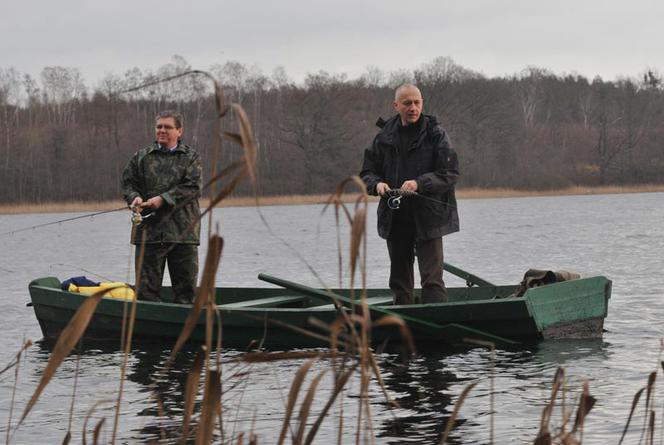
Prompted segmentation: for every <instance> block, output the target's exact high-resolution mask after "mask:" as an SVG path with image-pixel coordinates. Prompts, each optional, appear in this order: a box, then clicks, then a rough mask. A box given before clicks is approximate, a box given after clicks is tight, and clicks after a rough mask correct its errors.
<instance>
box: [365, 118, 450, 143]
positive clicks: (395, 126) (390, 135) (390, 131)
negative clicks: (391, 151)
mask: <svg viewBox="0 0 664 445" xmlns="http://www.w3.org/2000/svg"><path fill="white" fill-rule="evenodd" d="M422 119H423V122H422V128H421V130H420V135H419V137H418V140H419V139H421V138H422V137H423V136H424V134H425V133H426V131H427V129H428V128H429V126H436V125H438V120H437V119H436V117H435V116H432V115H430V114H423V115H422ZM400 125H401V121H400V117H399V115H398V114H397V115H394V116H392V117H391V118H389V119H388V120H383V118H378V120H377V121H376V126H378V127H380V128H381V131H380V133H379V134H378V137H379V138H381V139H382V140H383V141H384V142H385V143H387V144H390V145H392V146H395V147H396V143H397V141H398V137H399V135H398V132H399V126H400Z"/></svg>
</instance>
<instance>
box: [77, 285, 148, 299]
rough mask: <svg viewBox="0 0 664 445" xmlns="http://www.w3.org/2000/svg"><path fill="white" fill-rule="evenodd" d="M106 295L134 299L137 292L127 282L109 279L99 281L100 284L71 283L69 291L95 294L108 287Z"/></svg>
mask: <svg viewBox="0 0 664 445" xmlns="http://www.w3.org/2000/svg"><path fill="white" fill-rule="evenodd" d="M108 288H112V289H110V290H108V291H107V292H106V293H105V294H104V297H111V298H118V299H121V300H133V299H134V298H136V293H135V292H134V289H132V288H131V287H129V285H128V284H127V283H122V282H120V281H109V282H106V283H99V286H76V285H75V284H70V285H69V289H67V290H68V291H69V292H78V293H80V294H84V295H93V294H95V293H97V292H99V291H101V290H103V289H108Z"/></svg>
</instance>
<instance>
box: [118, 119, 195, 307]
mask: <svg viewBox="0 0 664 445" xmlns="http://www.w3.org/2000/svg"><path fill="white" fill-rule="evenodd" d="M183 131H184V128H183V126H182V115H180V114H179V113H177V112H174V111H162V112H160V113H159V114H158V115H157V117H156V125H155V136H156V141H155V142H154V143H152V144H151V145H149V146H148V147H146V148H143V149H141V150H138V151H137V152H136V153H135V154H134V156H133V157H132V158H131V159H130V160H129V163H128V164H127V166H126V167H125V169H124V172H123V173H122V193H123V196H124V199H125V201H126V202H127V204H129V206H130V208H131V209H134V210H140V211H142V213H143V214H144V215H150V216H148V217H146V218H145V219H144V220H143V221H142V222H141V223H140V224H139V225H137V226H134V230H133V231H132V240H131V242H132V244H134V245H136V266H137V270H136V276H137V277H140V282H139V283H137V291H138V298H139V299H143V300H151V301H160V299H161V298H160V289H161V283H162V280H163V276H164V268H165V266H166V263H168V273H169V275H170V277H171V283H172V286H173V293H174V299H175V302H178V303H191V302H192V301H193V298H194V295H195V292H196V279H197V276H198V245H199V244H200V222H199V221H198V217H199V215H200V208H199V204H198V198H199V197H200V196H201V185H202V176H201V160H200V155H199V154H198V153H197V152H196V151H195V150H194V149H193V148H191V147H189V146H187V145H185V144H183V143H182V141H181V137H182V133H183ZM141 251H143V252H144V253H143V260H142V265H143V267H142V269H141V270H140V271H139V270H138V265H139V263H140V262H141V261H140V254H141Z"/></svg>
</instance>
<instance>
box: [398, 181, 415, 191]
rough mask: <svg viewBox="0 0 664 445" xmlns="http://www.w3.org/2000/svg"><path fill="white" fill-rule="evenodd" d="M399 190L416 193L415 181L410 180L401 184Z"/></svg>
mask: <svg viewBox="0 0 664 445" xmlns="http://www.w3.org/2000/svg"><path fill="white" fill-rule="evenodd" d="M401 190H405V191H407V192H416V191H417V181H416V180H414V179H410V180H408V181H406V182H404V183H403V184H401Z"/></svg>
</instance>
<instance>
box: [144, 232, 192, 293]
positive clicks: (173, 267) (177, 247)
mask: <svg viewBox="0 0 664 445" xmlns="http://www.w3.org/2000/svg"><path fill="white" fill-rule="evenodd" d="M144 250H145V252H144V254H143V267H142V269H141V271H140V272H139V271H138V263H139V256H140V253H141V246H136V268H137V269H136V276H137V277H140V282H139V283H138V284H137V289H136V290H137V291H138V299H139V300H149V301H161V297H160V293H161V283H162V281H163V279H164V269H165V267H166V264H167V263H168V273H169V275H170V276H171V284H172V288H173V296H174V302H175V303H191V302H192V301H194V296H195V295H196V279H197V278H198V246H197V245H195V244H174V243H165V244H145V249H144Z"/></svg>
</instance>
